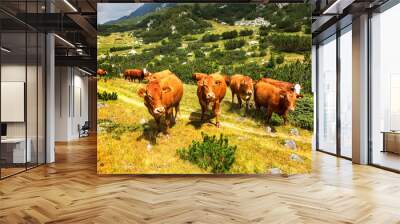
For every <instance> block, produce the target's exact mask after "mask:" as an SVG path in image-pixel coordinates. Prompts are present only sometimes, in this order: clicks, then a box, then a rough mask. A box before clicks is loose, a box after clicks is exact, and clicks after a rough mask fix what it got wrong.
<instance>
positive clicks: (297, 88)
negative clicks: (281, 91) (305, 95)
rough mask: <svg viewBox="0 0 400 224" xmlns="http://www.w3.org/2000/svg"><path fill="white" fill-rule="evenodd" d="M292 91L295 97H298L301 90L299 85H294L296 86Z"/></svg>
mask: <svg viewBox="0 0 400 224" xmlns="http://www.w3.org/2000/svg"><path fill="white" fill-rule="evenodd" d="M292 90H293V91H294V92H295V93H296V94H297V95H300V90H301V86H300V84H298V83H296V84H295V85H294V86H293V88H292Z"/></svg>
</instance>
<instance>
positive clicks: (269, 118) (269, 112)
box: [266, 109, 272, 125]
mask: <svg viewBox="0 0 400 224" xmlns="http://www.w3.org/2000/svg"><path fill="white" fill-rule="evenodd" d="M271 117H272V110H269V109H268V110H267V119H266V124H267V125H268V124H269V122H270V120H271Z"/></svg>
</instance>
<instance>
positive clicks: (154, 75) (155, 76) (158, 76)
mask: <svg viewBox="0 0 400 224" xmlns="http://www.w3.org/2000/svg"><path fill="white" fill-rule="evenodd" d="M168 75H174V73H172V72H171V71H170V70H168V69H167V70H163V71H161V72H156V73H150V72H146V73H145V79H146V80H148V81H149V82H150V81H153V80H156V79H161V78H163V77H165V76H168Z"/></svg>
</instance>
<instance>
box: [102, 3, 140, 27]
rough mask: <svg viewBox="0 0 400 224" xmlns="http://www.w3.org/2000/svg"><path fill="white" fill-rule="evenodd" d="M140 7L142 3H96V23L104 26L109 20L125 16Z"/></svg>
mask: <svg viewBox="0 0 400 224" xmlns="http://www.w3.org/2000/svg"><path fill="white" fill-rule="evenodd" d="M142 5H143V3H98V4H97V23H98V24H104V23H106V22H108V21H110V20H115V19H118V18H121V17H123V16H127V15H129V14H131V12H133V11H135V10H136V9H137V8H139V7H140V6H142Z"/></svg>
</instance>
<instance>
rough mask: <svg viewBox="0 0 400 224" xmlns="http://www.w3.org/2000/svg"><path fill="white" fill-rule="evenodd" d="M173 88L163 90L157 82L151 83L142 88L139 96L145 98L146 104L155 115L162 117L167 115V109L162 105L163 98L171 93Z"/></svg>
mask: <svg viewBox="0 0 400 224" xmlns="http://www.w3.org/2000/svg"><path fill="white" fill-rule="evenodd" d="M171 90H172V89H171V87H164V88H161V86H160V83H159V82H158V81H157V80H153V81H150V82H149V83H148V84H147V86H146V87H145V88H140V89H139V91H138V94H139V96H140V97H143V98H144V104H145V105H146V106H147V108H148V109H149V110H150V111H152V112H153V114H154V115H157V116H160V115H163V114H164V113H165V107H164V105H163V104H162V101H161V99H162V96H163V94H166V93H168V92H170V91H171Z"/></svg>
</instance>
